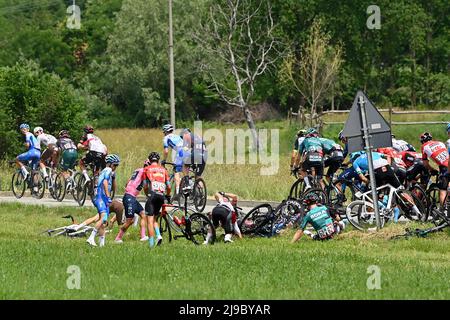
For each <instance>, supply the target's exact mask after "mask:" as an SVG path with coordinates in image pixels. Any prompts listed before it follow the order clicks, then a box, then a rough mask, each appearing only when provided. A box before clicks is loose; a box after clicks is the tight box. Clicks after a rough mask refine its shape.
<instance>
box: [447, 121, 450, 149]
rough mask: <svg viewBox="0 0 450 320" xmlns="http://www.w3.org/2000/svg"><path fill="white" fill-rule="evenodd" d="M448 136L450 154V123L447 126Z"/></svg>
mask: <svg viewBox="0 0 450 320" xmlns="http://www.w3.org/2000/svg"><path fill="white" fill-rule="evenodd" d="M447 136H448V140H447V148H448V150H449V153H450V123H448V124H447Z"/></svg>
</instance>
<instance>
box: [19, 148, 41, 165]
mask: <svg viewBox="0 0 450 320" xmlns="http://www.w3.org/2000/svg"><path fill="white" fill-rule="evenodd" d="M40 159H41V152H40V151H39V150H38V149H30V150H28V151H27V152H24V153H22V154H20V155H19V156H18V157H17V160H19V161H20V162H22V163H24V164H26V163H27V162H29V161H31V166H32V168H36V167H37V165H38V164H39V161H40Z"/></svg>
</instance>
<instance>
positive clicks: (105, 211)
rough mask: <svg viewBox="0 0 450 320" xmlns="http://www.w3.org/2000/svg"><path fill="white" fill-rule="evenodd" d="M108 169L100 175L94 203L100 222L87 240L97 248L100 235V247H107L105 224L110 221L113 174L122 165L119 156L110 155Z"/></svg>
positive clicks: (107, 162) (107, 163)
mask: <svg viewBox="0 0 450 320" xmlns="http://www.w3.org/2000/svg"><path fill="white" fill-rule="evenodd" d="M105 161H106V167H105V169H103V170H102V172H101V173H100V176H99V177H98V184H97V195H96V197H95V198H94V200H93V202H94V205H95V207H96V208H97V212H98V214H99V218H100V219H99V221H98V222H97V223H96V224H95V229H94V230H92V233H91V235H90V236H89V238H88V239H87V243H89V244H90V245H91V246H94V247H96V246H97V244H96V243H95V236H96V235H97V233H98V235H99V238H100V247H103V246H104V245H105V224H106V222H107V221H108V216H109V205H110V204H111V202H112V200H111V188H112V182H113V173H114V171H116V169H117V167H118V166H119V164H120V158H119V156H118V155H115V154H110V155H108V156H106V159H105Z"/></svg>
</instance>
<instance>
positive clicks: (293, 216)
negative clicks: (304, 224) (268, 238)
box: [272, 199, 305, 234]
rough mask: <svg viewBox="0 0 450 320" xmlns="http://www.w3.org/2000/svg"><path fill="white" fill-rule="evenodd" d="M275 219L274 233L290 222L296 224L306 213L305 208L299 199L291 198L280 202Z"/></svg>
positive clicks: (275, 212)
mask: <svg viewBox="0 0 450 320" xmlns="http://www.w3.org/2000/svg"><path fill="white" fill-rule="evenodd" d="M273 213H274V219H273V229H272V234H274V233H278V232H279V231H280V230H281V229H284V228H285V227H286V226H287V225H288V224H289V223H291V224H294V223H296V222H297V221H299V220H300V219H301V218H302V217H303V216H304V214H305V210H304V208H303V206H302V204H301V202H300V201H299V200H296V199H289V200H286V201H283V202H282V203H281V204H279V205H278V206H277V207H276V208H275V210H274V211H273Z"/></svg>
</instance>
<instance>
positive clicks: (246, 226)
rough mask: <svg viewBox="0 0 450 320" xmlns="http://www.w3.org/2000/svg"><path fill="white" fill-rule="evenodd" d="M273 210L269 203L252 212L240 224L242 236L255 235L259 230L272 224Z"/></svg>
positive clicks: (257, 207) (255, 208)
mask: <svg viewBox="0 0 450 320" xmlns="http://www.w3.org/2000/svg"><path fill="white" fill-rule="evenodd" d="M272 215H273V208H272V206H271V205H270V204H268V203H263V204H260V205H259V206H256V207H254V208H253V209H252V210H250V211H249V212H248V213H247V214H246V215H245V217H244V218H243V219H242V220H241V221H240V222H239V223H238V226H239V229H240V230H241V233H242V234H246V235H250V234H255V233H256V232H258V230H259V229H260V228H261V227H263V226H265V225H266V224H267V223H269V222H270V219H271V216H272Z"/></svg>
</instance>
